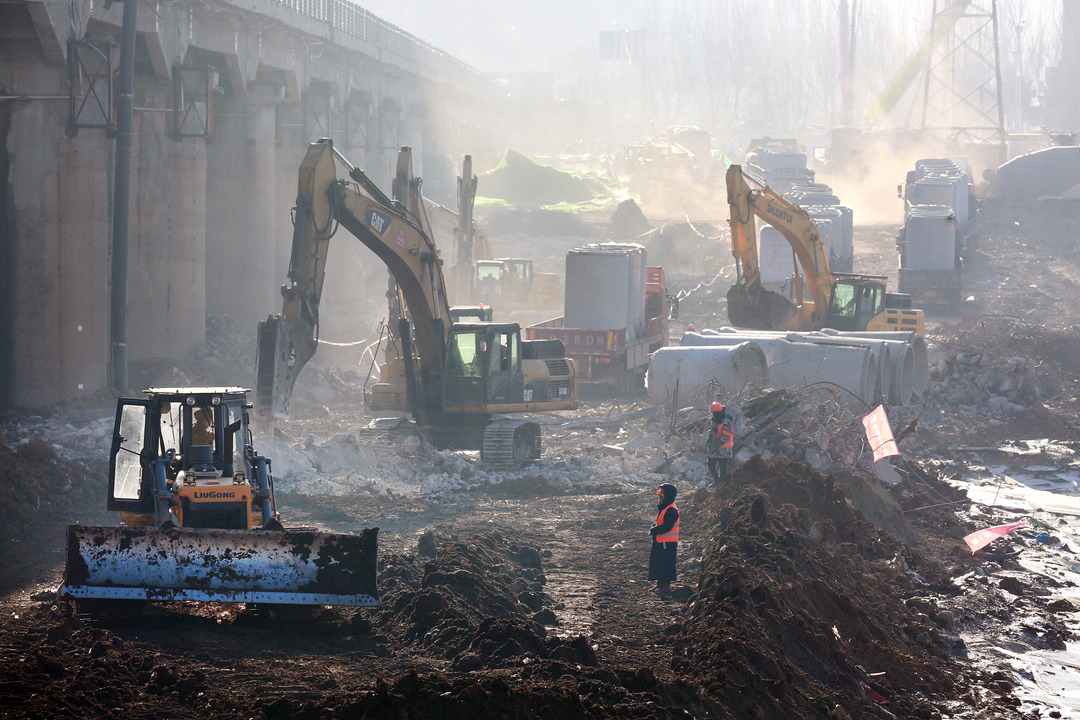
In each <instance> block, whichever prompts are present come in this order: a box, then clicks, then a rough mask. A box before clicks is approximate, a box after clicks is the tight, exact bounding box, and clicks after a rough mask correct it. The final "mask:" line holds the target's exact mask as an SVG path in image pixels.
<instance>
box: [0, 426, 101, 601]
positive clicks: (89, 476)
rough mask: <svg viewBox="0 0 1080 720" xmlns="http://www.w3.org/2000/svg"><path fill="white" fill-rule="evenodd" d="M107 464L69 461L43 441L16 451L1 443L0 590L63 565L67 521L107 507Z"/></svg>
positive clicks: (94, 514)
mask: <svg viewBox="0 0 1080 720" xmlns="http://www.w3.org/2000/svg"><path fill="white" fill-rule="evenodd" d="M105 477H106V472H105V467H104V463H103V462H94V461H90V460H84V461H67V460H64V459H62V458H61V457H60V456H59V455H57V453H56V451H55V450H54V449H53V448H52V447H51V446H50V445H49V444H48V443H46V442H45V441H43V440H32V441H31V442H29V443H26V444H25V445H22V446H20V447H19V448H18V449H17V450H12V449H11V448H10V447H9V446H7V445H6V444H4V443H3V442H0V488H3V492H0V527H2V528H3V529H4V532H3V535H2V536H0V590H6V589H9V588H12V587H15V586H16V585H19V584H22V583H25V582H28V581H32V580H37V579H40V576H41V572H42V570H43V568H45V567H49V565H50V561H51V564H55V563H56V562H57V561H59V560H60V555H59V551H60V547H61V544H60V543H59V542H42V540H41V537H42V534H44V533H48V534H49V535H48V536H49V537H56V538H62V537H63V536H64V530H63V526H64V525H65V524H66V523H68V522H77V521H83V522H85V521H90V520H93V519H94V518H97V517H99V516H100V515H101V514H102V513H100V512H98V509H99V508H103V507H104V504H105V495H106V487H105Z"/></svg>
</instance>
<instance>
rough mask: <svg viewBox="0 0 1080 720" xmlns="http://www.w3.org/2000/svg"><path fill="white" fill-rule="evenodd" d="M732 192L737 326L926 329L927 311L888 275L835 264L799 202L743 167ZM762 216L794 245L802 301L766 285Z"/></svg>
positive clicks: (731, 312)
mask: <svg viewBox="0 0 1080 720" xmlns="http://www.w3.org/2000/svg"><path fill="white" fill-rule="evenodd" d="M727 193H728V206H729V211H730V213H731V215H730V220H729V224H730V226H731V254H732V255H733V256H734V257H735V267H736V272H737V278H736V282H735V284H734V285H732V286H731V288H730V289H729V290H728V293H727V301H728V319H729V320H730V321H731V324H732V325H734V326H735V327H745V328H754V329H758V330H794V331H810V330H820V329H822V328H833V329H835V330H845V331H863V330H869V331H875V332H878V331H912V330H913V331H915V332H918V333H920V334H921V333H922V332H923V327H924V325H925V315H924V313H923V311H922V310H917V309H912V308H911V298H910V296H907V295H902V294H900V293H890V292H886V290H885V277H884V276H883V275H863V274H857V273H834V272H831V271H830V270H829V260H828V257H827V255H826V252H825V247H824V244H823V243H822V240H821V232H820V231H819V230H818V227H817V224H816V223H815V222H814V221H813V219H812V218H811V217H810V216H809V215H807V214H806V212H805V211H804V210H803V209H802V208H800V207H799V206H798V205H796V204H794V203H792V202H790V201H788V200H786V199H784V198H783V197H782V196H781V195H779V194H777V193H776V192H774V191H773V190H772V189H770V188H769V187H767V186H765V185H762V184H761V183H759V182H758V181H756V180H755V179H754V178H752V177H750V176H749V175H747V174H746V173H745V172H743V169H742V166H740V165H732V166H731V167H729V168H728V170H727ZM755 216H757V217H759V218H761V219H762V220H764V221H765V222H766V223H768V224H770V225H772V226H773V227H775V228H776V229H777V230H779V231H780V234H781V235H783V236H784V238H785V239H786V240H787V241H788V243H789V244H790V245H791V250H792V252H793V253H794V255H795V259H796V260H797V261H798V264H797V267H796V273H795V279H796V286H795V298H796V302H792V301H790V300H788V299H787V298H786V297H784V296H783V295H781V294H780V293H777V292H773V291H771V290H767V289H765V288H764V287H763V286H762V284H761V267H760V265H759V260H758V248H757V232H756V227H755V220H754V218H755ZM799 270H801V275H800V273H799ZM802 278H805V288H804V287H803V280H802ZM804 292H806V293H807V294H809V297H805V296H804Z"/></svg>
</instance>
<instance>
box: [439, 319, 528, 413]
mask: <svg viewBox="0 0 1080 720" xmlns="http://www.w3.org/2000/svg"><path fill="white" fill-rule="evenodd" d="M444 374H445V382H444V383H443V405H444V407H445V406H456V407H461V406H466V407H477V406H483V405H500V404H506V403H520V402H523V400H524V386H525V373H524V372H523V370H522V367H521V328H520V327H519V326H518V325H517V324H516V323H508V324H507V323H490V324H488V323H466V324H461V325H455V326H454V329H453V330H452V331H451V334H450V340H449V342H448V344H447V355H446V366H445V369H444Z"/></svg>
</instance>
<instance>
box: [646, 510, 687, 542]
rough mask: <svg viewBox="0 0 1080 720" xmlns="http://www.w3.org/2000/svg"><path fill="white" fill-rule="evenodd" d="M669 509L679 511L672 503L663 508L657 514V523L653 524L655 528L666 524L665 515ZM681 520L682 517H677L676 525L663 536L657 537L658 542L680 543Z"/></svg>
mask: <svg viewBox="0 0 1080 720" xmlns="http://www.w3.org/2000/svg"><path fill="white" fill-rule="evenodd" d="M668 508H675V509H676V510H678V509H679V508H677V507H675V503H671V504H670V505H668V506H667V507H664V508H661V509H660V512H658V513H657V514H656V522H654V523H653V527H659V526H660V525H663V524H664V513H666V512H667V510H668ZM681 519H682V516H681V515H680V516H679V517H676V518H675V525H674V526H673V527H672V528H671V529H670V530H668V531H667V532H666V533H664V534H663V535H657V536H656V542H658V543H662V542H679V520H681Z"/></svg>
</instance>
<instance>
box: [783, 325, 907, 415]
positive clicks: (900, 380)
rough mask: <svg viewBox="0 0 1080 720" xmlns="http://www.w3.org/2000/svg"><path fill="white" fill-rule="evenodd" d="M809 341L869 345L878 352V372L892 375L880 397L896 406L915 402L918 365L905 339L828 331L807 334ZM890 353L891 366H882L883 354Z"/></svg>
mask: <svg viewBox="0 0 1080 720" xmlns="http://www.w3.org/2000/svg"><path fill="white" fill-rule="evenodd" d="M805 338H806V340H807V341H808V342H822V343H832V342H837V343H858V344H866V345H867V346H868V347H870V348H872V349H875V348H876V349H875V350H874V351H875V353H877V354H878V355H877V356H878V360H879V366H878V373H879V374H883V375H886V376H888V379H887V380H883V381H882V382H883V385H882V392H881V393H880V396H881V397H882V398H885V399H887V400H888V401H889V402H890V403H891V404H893V405H908V404H910V403H911V398H912V393H913V388H914V383H915V378H914V369H915V363H914V359H913V353H912V350H911V344H910V343H909V342H908V341H907V340H902V339H885V340H879V339H878V338H874V337H857V336H854V335H852V334H849V333H837V334H835V335H834V334H830V333H828V332H813V333H807V334H806V336H805ZM886 349H887V350H888V360H887V363H888V364H887V365H885V366H882V365H881V364H880V363H881V362H882V361H883V353H884V351H885V350H886Z"/></svg>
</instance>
